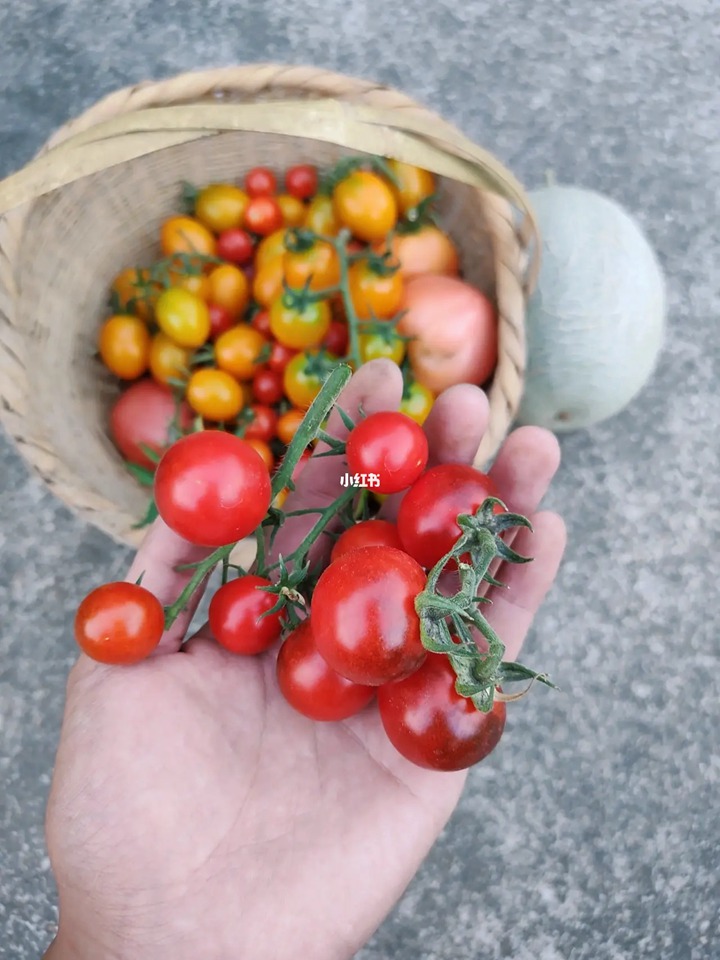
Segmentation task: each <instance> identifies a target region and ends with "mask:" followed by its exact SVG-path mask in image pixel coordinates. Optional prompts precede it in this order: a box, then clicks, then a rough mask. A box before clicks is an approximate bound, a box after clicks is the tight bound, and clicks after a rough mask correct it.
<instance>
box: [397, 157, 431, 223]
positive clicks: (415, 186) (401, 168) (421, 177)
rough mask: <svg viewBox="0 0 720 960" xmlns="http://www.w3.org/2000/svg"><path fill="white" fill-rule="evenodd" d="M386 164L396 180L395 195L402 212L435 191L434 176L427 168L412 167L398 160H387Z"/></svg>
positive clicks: (405, 211)
mask: <svg viewBox="0 0 720 960" xmlns="http://www.w3.org/2000/svg"><path fill="white" fill-rule="evenodd" d="M388 166H389V167H390V169H391V170H392V172H393V173H394V174H395V177H396V179H397V181H398V186H397V187H395V196H396V197H397V201H398V206H399V207H400V210H401V212H402V213H407V212H408V210H412V209H413V207H416V206H417V205H418V204H419V203H420V201H421V200H425V199H426V197H430V196H432V194H433V193H434V192H435V177H433V175H432V174H431V173H430V172H429V171H428V170H423V169H422V168H421V167H413V166H411V164H409V163H402V162H401V161H400V160H388Z"/></svg>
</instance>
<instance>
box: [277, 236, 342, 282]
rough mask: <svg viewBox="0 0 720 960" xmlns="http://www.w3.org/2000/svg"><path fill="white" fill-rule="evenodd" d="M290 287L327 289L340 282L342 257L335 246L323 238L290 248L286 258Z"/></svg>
mask: <svg viewBox="0 0 720 960" xmlns="http://www.w3.org/2000/svg"><path fill="white" fill-rule="evenodd" d="M284 267H285V279H286V281H287V284H288V286H289V287H296V288H302V287H305V286H306V285H307V286H308V288H309V289H310V290H326V289H327V288H328V287H334V286H336V285H337V284H338V283H339V282H340V259H339V257H338V255H337V251H336V250H335V247H333V245H332V244H331V243H326V242H325V241H323V240H316V241H314V242H312V243H310V244H309V245H307V246H302V245H299V246H298V248H297V249H291V250H288V251H287V253H286V254H285V260H284Z"/></svg>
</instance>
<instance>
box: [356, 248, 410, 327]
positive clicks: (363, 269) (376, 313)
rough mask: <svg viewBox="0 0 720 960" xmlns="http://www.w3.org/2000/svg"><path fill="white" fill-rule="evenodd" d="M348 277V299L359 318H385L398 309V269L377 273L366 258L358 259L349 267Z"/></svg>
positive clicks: (400, 283)
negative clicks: (393, 271) (387, 272)
mask: <svg viewBox="0 0 720 960" xmlns="http://www.w3.org/2000/svg"><path fill="white" fill-rule="evenodd" d="M348 279H349V286H350V299H351V300H352V303H353V306H354V307H355V312H356V313H357V315H358V317H359V318H360V319H361V320H369V319H370V318H371V317H377V318H378V319H380V320H386V319H387V318H388V317H391V316H393V314H395V313H397V312H398V310H399V309H400V306H401V304H402V299H403V279H402V277H401V276H400V273H399V272H398V271H395V273H390V274H381V273H377V272H376V271H375V270H373V268H372V266H371V265H370V264H369V263H368V262H367V261H366V260H358V262H357V263H354V264H353V265H352V266H351V267H350V273H349V278H348Z"/></svg>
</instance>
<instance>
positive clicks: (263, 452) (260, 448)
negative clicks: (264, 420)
mask: <svg viewBox="0 0 720 960" xmlns="http://www.w3.org/2000/svg"><path fill="white" fill-rule="evenodd" d="M243 439H244V440H245V442H246V443H249V444H250V446H251V447H252V448H253V450H257V452H258V453H259V454H260V456H261V457H262V460H263V463H264V464H265V466H266V467H267V468H268V473H272V469H273V467H274V466H275V456H274V455H273V452H272V450H271V449H270V446H269V445H268V444H267V443H266V442H265V440H259V439H258V438H257V437H250V438H249V439H248V438H247V437H245V438H243Z"/></svg>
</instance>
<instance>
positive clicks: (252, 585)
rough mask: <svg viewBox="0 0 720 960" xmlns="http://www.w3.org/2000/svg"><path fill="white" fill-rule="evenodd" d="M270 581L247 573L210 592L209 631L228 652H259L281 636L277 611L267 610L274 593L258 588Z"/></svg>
mask: <svg viewBox="0 0 720 960" xmlns="http://www.w3.org/2000/svg"><path fill="white" fill-rule="evenodd" d="M270 586H272V584H271V583H270V581H269V580H266V579H265V578H264V577H256V576H254V575H253V574H247V576H244V577H238V578H237V580H229V581H228V582H227V583H224V584H223V585H222V586H221V587H219V588H218V590H217V591H216V592H215V594H214V595H213V598H212V600H211V601H210V607H209V609H208V623H209V625H210V630H211V632H212V634H213V636H214V637H215V639H216V640H217V642H218V643H219V644H220V646H221V647H225V649H226V650H229V651H230V652H231V653H240V654H245V655H252V654H255V653H262V652H263V650H267V649H268V647H271V646H272V645H273V644H274V643H275V641H276V640H279V639H280V631H281V630H282V623H281V620H280V614H279V613H268V611H269V610H271V609H272V608H273V606H274V605H275V603H276V602H277V595H276V594H273V593H268V592H267V591H265V590H261V589H259V588H260V587H270Z"/></svg>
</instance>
